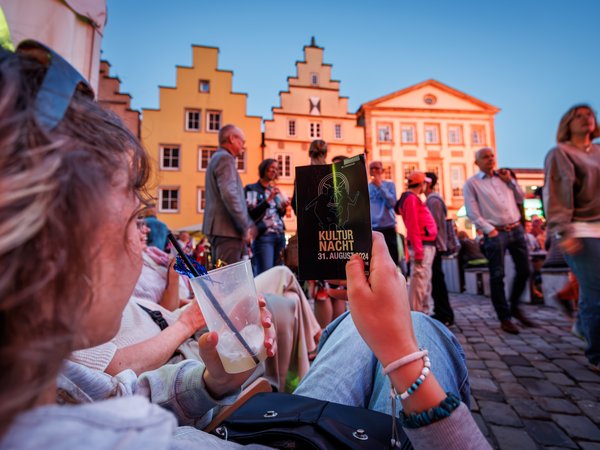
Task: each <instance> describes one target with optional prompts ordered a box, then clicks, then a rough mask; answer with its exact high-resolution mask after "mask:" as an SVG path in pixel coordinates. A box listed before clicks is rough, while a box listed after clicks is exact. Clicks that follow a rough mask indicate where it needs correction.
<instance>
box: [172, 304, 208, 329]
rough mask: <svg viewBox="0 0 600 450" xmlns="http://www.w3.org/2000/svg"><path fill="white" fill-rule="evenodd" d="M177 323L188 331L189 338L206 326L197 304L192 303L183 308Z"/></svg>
mask: <svg viewBox="0 0 600 450" xmlns="http://www.w3.org/2000/svg"><path fill="white" fill-rule="evenodd" d="M177 321H178V322H181V323H182V325H184V326H185V327H186V328H187V329H188V330H189V331H190V334H189V335H190V336H191V335H192V334H194V333H195V332H196V331H198V330H200V329H202V328H204V327H205V326H206V320H204V316H203V315H202V311H200V306H198V302H193V303H192V304H191V305H189V306H187V307H185V308H183V311H182V312H181V315H180V316H179V319H178V320H177Z"/></svg>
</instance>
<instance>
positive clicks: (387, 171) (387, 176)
mask: <svg viewBox="0 0 600 450" xmlns="http://www.w3.org/2000/svg"><path fill="white" fill-rule="evenodd" d="M382 176H383V179H384V180H392V179H393V178H392V166H383V173H382Z"/></svg>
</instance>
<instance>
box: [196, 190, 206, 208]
mask: <svg viewBox="0 0 600 450" xmlns="http://www.w3.org/2000/svg"><path fill="white" fill-rule="evenodd" d="M205 208H206V189H204V188H203V187H199V188H198V202H197V206H196V209H197V210H198V212H199V213H203V212H204V209H205Z"/></svg>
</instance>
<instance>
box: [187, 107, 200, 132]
mask: <svg viewBox="0 0 600 450" xmlns="http://www.w3.org/2000/svg"><path fill="white" fill-rule="evenodd" d="M185 131H200V110H199V109H186V111H185Z"/></svg>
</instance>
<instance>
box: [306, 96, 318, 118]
mask: <svg viewBox="0 0 600 450" xmlns="http://www.w3.org/2000/svg"><path fill="white" fill-rule="evenodd" d="M308 112H309V114H310V115H311V116H320V115H321V99H320V98H319V97H310V98H309V99H308Z"/></svg>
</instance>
